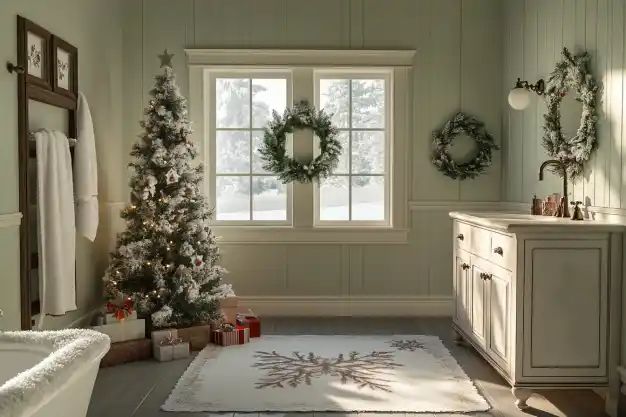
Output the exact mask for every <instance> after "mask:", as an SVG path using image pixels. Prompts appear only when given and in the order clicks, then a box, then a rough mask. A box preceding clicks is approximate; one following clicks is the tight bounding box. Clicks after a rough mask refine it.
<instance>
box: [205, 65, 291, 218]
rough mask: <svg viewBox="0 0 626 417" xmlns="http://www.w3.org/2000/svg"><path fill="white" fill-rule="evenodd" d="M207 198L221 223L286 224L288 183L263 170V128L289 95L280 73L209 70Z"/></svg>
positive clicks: (286, 80) (286, 78)
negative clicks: (209, 120) (209, 173)
mask: <svg viewBox="0 0 626 417" xmlns="http://www.w3.org/2000/svg"><path fill="white" fill-rule="evenodd" d="M211 87H212V93H211V95H210V97H211V105H210V106H209V111H210V117H211V122H210V125H211V126H214V128H213V129H211V139H210V141H211V149H212V152H210V155H212V158H211V164H210V166H211V170H210V172H211V175H210V177H211V179H212V181H211V182H212V184H211V185H212V186H211V201H213V202H214V204H215V219H216V220H217V221H218V222H223V223H232V224H237V223H242V222H245V223H247V224H254V223H257V224H267V223H274V224H281V223H283V224H289V223H290V221H291V186H290V185H289V184H287V185H285V184H282V182H280V181H279V180H278V179H277V178H276V176H275V175H273V174H271V173H268V172H266V171H265V170H264V169H263V161H262V160H261V157H260V155H259V153H258V151H257V150H258V149H259V147H260V146H261V144H262V139H263V127H264V126H265V125H266V123H267V122H268V121H269V120H270V118H271V116H272V112H273V111H278V112H279V113H282V111H283V109H284V108H285V106H286V105H287V103H288V102H289V101H290V100H289V94H288V92H289V90H290V81H289V77H287V75H286V74H285V72H282V73H269V74H260V73H259V74H255V73H251V74H246V75H242V74H236V73H224V74H220V73H212V74H211Z"/></svg>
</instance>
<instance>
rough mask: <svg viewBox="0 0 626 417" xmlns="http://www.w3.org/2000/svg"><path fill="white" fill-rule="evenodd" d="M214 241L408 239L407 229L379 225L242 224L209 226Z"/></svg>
mask: <svg viewBox="0 0 626 417" xmlns="http://www.w3.org/2000/svg"><path fill="white" fill-rule="evenodd" d="M212 230H213V233H214V234H215V235H216V236H218V239H219V240H218V245H221V244H225V245H237V244H256V245H276V244H289V245H294V244H358V245H372V244H373V245H397V244H405V243H407V242H408V237H409V230H407V229H393V228H382V227H369V228H366V227H358V228H357V227H345V228H340V227H316V228H293V227H263V226H260V227H245V226H213V227H212Z"/></svg>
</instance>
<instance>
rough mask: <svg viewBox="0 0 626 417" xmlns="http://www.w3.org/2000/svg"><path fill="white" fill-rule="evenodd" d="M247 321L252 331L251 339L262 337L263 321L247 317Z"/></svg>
mask: <svg viewBox="0 0 626 417" xmlns="http://www.w3.org/2000/svg"><path fill="white" fill-rule="evenodd" d="M245 319H246V322H247V325H248V328H249V329H250V337H261V319H260V318H258V317H256V316H246V317H245Z"/></svg>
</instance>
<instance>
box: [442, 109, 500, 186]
mask: <svg viewBox="0 0 626 417" xmlns="http://www.w3.org/2000/svg"><path fill="white" fill-rule="evenodd" d="M462 133H464V134H466V135H467V136H469V137H470V138H472V139H474V141H475V142H476V145H477V148H478V149H477V150H476V154H475V156H474V157H473V158H472V159H471V160H469V161H467V162H462V163H460V162H457V161H455V160H454V159H452V156H450V152H449V150H450V146H451V144H452V141H453V140H454V138H456V137H457V136H458V135H460V134H462ZM433 147H434V149H433V159H432V162H433V164H434V165H435V166H436V167H437V169H438V170H439V171H441V172H443V174H444V175H445V176H447V177H450V178H452V179H455V180H456V179H459V180H465V179H468V178H469V179H472V178H476V177H477V176H478V175H480V174H481V173H482V172H483V171H484V170H485V168H487V167H489V166H491V158H492V153H493V151H494V150H498V149H500V147H499V146H498V145H496V143H495V142H494V140H493V136H491V134H490V133H489V132H487V131H486V130H485V127H484V123H482V122H480V121H478V120H476V119H475V118H473V117H472V116H468V115H466V114H465V113H463V112H459V113H457V114H456V115H455V116H454V118H453V119H452V120H449V121H447V122H446V124H445V125H444V127H443V129H442V130H440V131H436V132H433Z"/></svg>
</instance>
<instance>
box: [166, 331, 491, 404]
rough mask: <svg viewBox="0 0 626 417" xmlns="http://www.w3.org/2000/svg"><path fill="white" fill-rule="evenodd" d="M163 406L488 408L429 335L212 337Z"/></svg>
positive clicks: (437, 342)
mask: <svg viewBox="0 0 626 417" xmlns="http://www.w3.org/2000/svg"><path fill="white" fill-rule="evenodd" d="M161 408H162V409H163V410H165V411H189V412H194V411H195V412H201V411H207V412H241V413H245V412H410V413H420V412H424V413H427V412H430V413H471V412H478V411H486V410H488V409H489V408H490V406H489V404H488V403H487V401H486V400H485V399H484V398H483V397H482V396H481V395H480V394H479V393H478V391H477V390H476V388H475V387H474V384H473V383H472V381H471V380H470V379H469V378H468V377H467V375H466V374H465V372H464V371H463V370H462V369H461V367H460V366H459V364H458V363H457V362H456V360H455V359H454V358H453V357H452V356H451V355H450V352H449V351H448V350H447V349H446V348H445V347H444V346H443V344H442V342H441V340H439V338H437V337H434V336H411V335H396V336H262V337H261V338H258V339H251V342H250V343H247V344H245V345H237V346H229V347H219V346H214V345H210V346H208V347H207V348H205V349H204V350H203V351H202V352H200V353H199V354H198V356H197V358H196V359H195V360H194V361H193V363H192V364H191V365H190V366H189V368H188V369H187V371H185V374H184V375H183V376H182V377H181V379H180V380H179V381H178V383H177V385H176V387H175V388H174V390H173V391H172V393H171V394H170V396H169V398H168V399H167V401H166V402H165V404H164V405H163V406H162V407H161Z"/></svg>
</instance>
